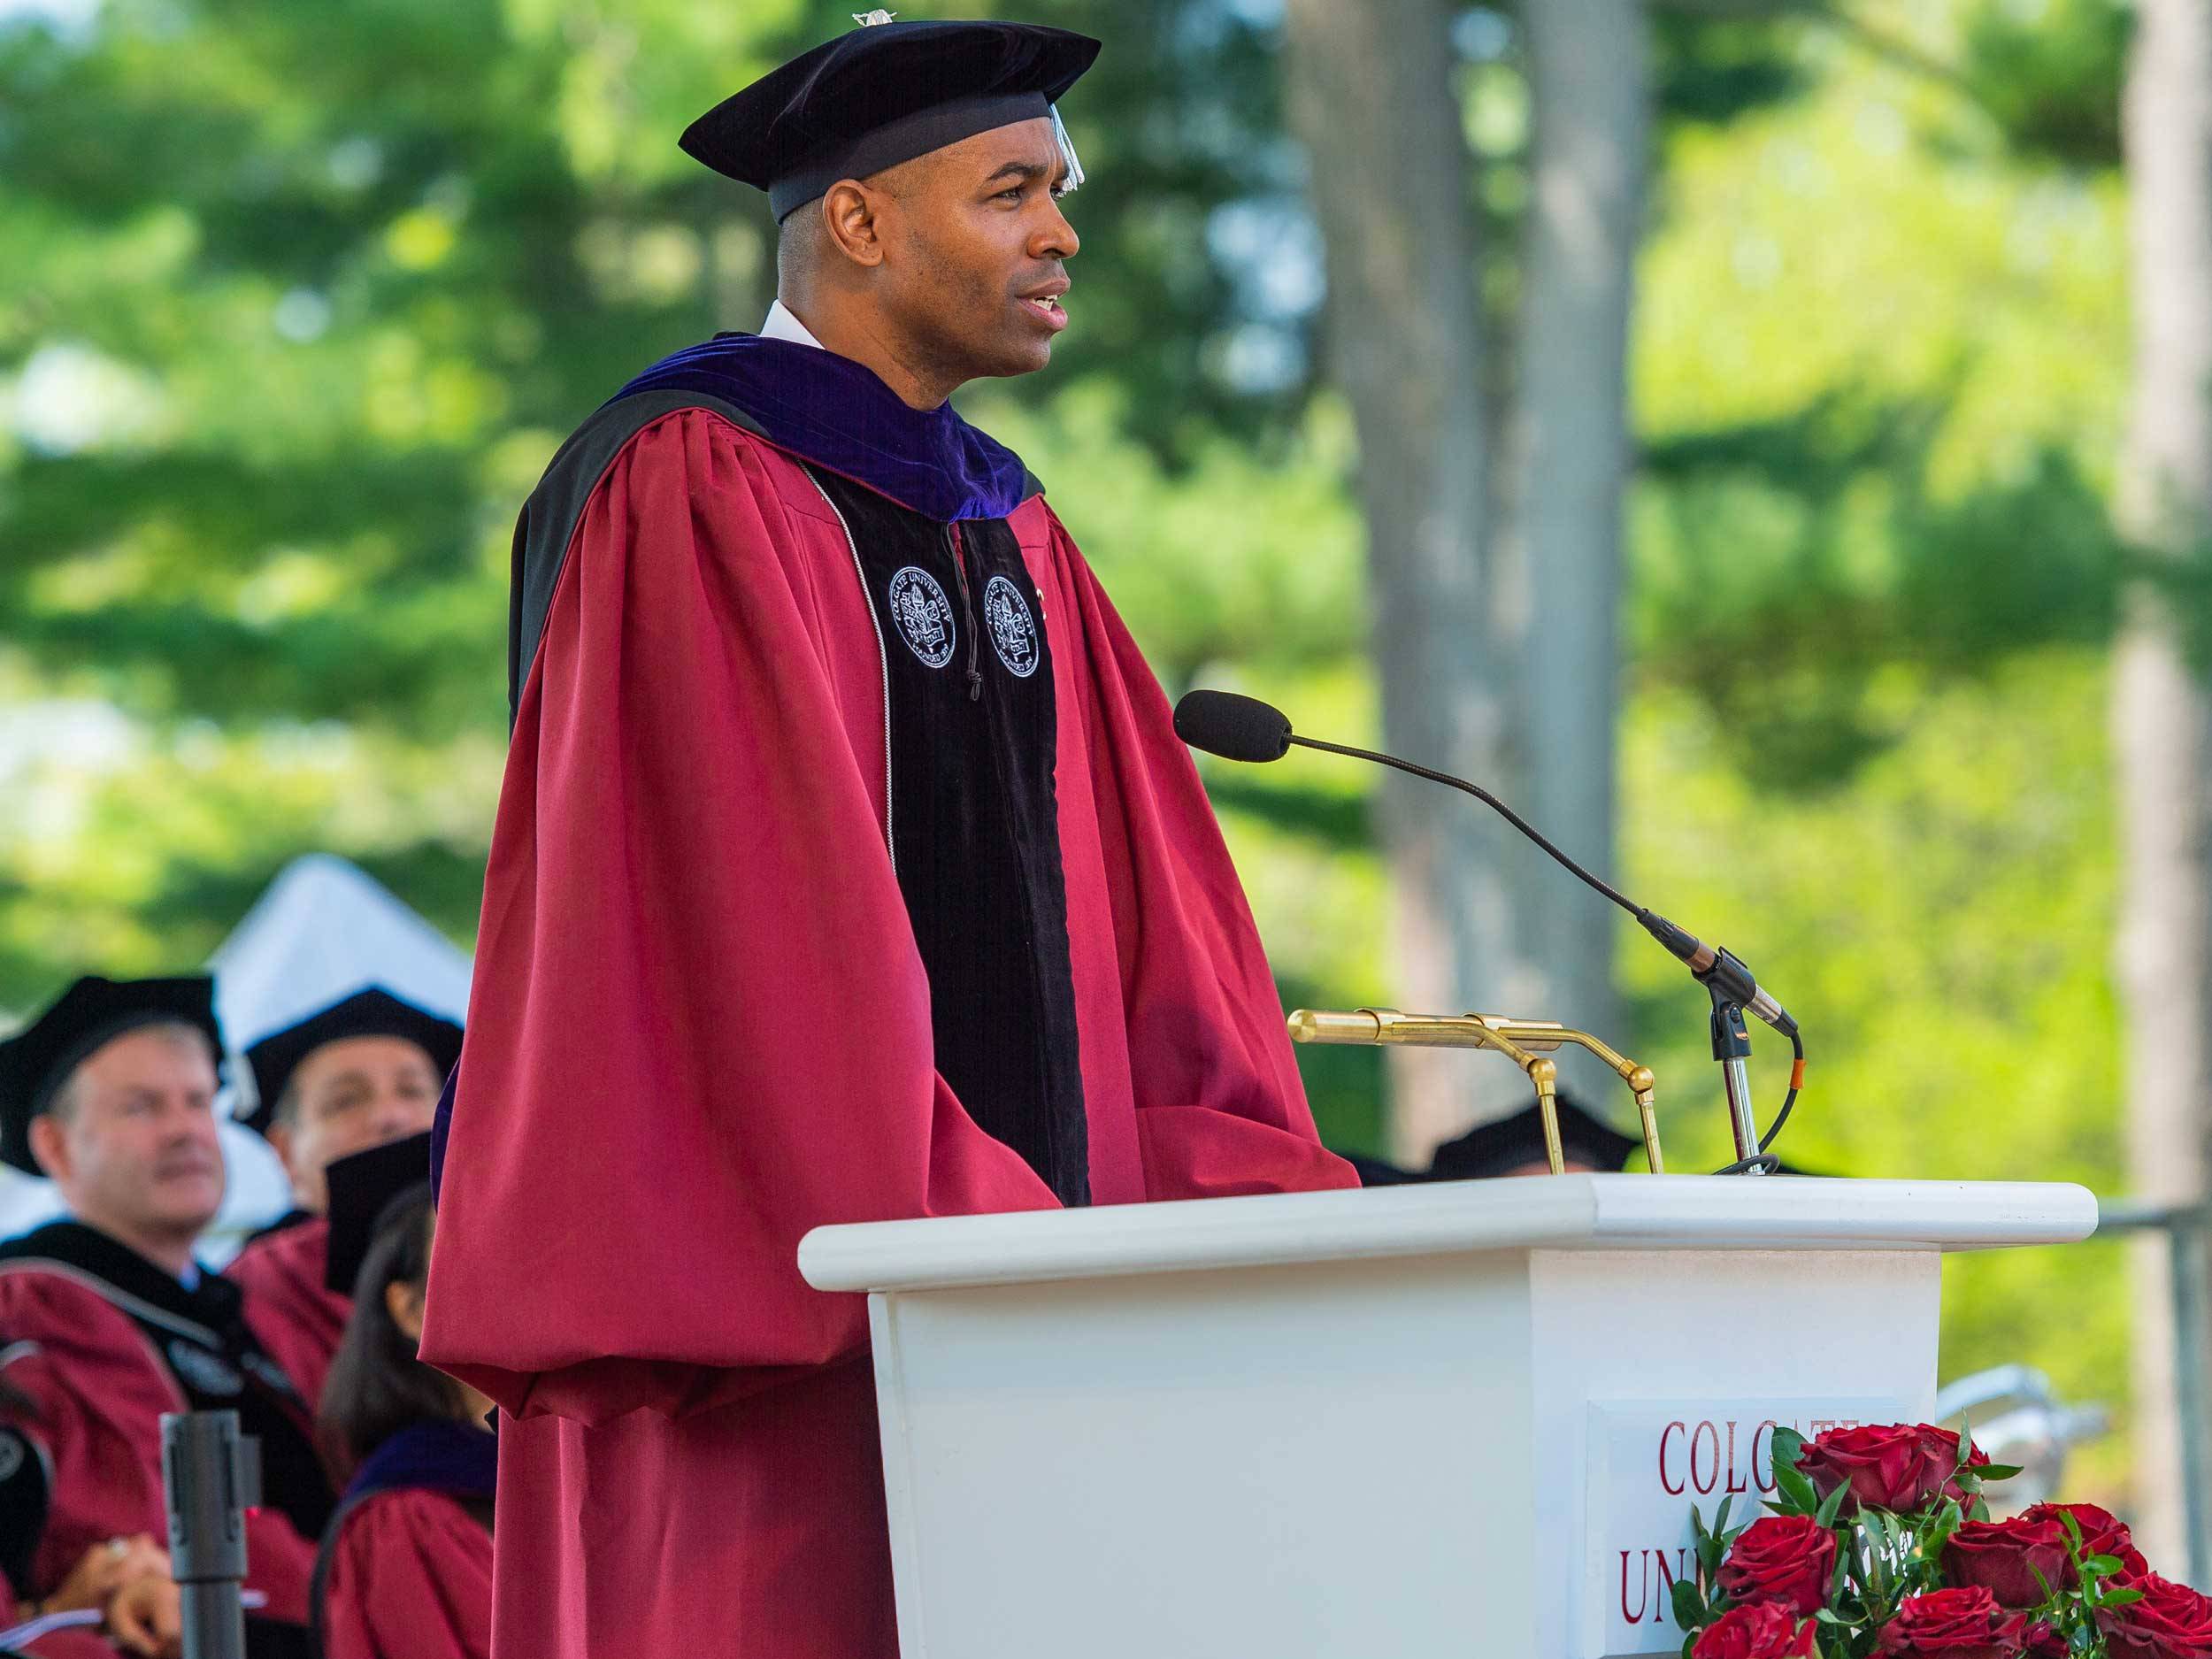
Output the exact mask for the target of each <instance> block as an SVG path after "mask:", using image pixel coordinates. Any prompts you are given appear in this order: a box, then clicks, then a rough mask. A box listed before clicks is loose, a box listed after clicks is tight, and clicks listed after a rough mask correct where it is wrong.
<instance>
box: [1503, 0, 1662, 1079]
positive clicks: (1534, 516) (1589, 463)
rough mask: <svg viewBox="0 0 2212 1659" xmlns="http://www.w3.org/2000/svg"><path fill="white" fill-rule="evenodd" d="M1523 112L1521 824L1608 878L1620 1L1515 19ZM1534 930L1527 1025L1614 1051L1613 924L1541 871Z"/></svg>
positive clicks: (1638, 32)
mask: <svg viewBox="0 0 2212 1659" xmlns="http://www.w3.org/2000/svg"><path fill="white" fill-rule="evenodd" d="M1521 17H1522V19H1523V27H1525V29H1526V30H1527V40H1528V58H1529V81H1530V98H1531V102H1532V106H1533V110H1534V119H1535V128H1534V134H1533V143H1532V173H1533V177H1532V187H1533V188H1532V193H1531V202H1530V211H1529V215H1528V220H1527V228H1526V231H1525V238H1526V240H1525V243H1524V250H1525V251H1524V256H1523V269H1524V271H1525V273H1526V274H1525V279H1524V281H1523V285H1522V291H1523V294H1524V296H1525V297H1524V299H1523V301H1522V310H1521V327H1520V352H1519V363H1518V371H1517V375H1516V381H1517V389H1518V405H1517V417H1516V423H1515V426H1516V429H1515V432H1514V434H1513V448H1514V452H1515V454H1516V455H1517V457H1518V465H1517V468H1516V474H1515V479H1514V490H1513V495H1514V501H1513V511H1512V513H1511V515H1510V518H1509V523H1510V525H1511V526H1512V539H1513V541H1514V547H1513V549H1512V553H1511V558H1512V562H1513V564H1514V565H1515V566H1516V567H1517V570H1518V571H1519V572H1520V574H1519V577H1518V580H1517V584H1516V585H1517V586H1525V591H1526V592H1527V594H1528V595H1529V625H1528V631H1527V643H1526V649H1527V654H1528V655H1527V666H1526V668H1525V671H1524V674H1523V682H1522V685H1523V688H1522V694H1521V696H1520V698H1519V699H1518V705H1517V706H1518V707H1519V708H1520V709H1521V710H1522V713H1521V718H1520V720H1519V722H1518V724H1519V729H1520V730H1521V731H1522V732H1523V733H1525V738H1526V743H1527V750H1528V755H1527V762H1526V770H1527V776H1528V787H1529V795H1528V801H1529V804H1528V809H1527V810H1529V812H1530V815H1531V816H1532V818H1534V820H1535V821H1536V822H1537V823H1538V824H1539V825H1540V826H1543V828H1544V829H1545V831H1546V833H1548V834H1550V835H1551V836H1552V837H1553V839H1555V841H1559V842H1560V843H1561V845H1563V847H1564V848H1566V849H1567V850H1568V851H1569V852H1571V853H1572V854H1574V855H1575V856H1577V857H1578V858H1580V859H1582V860H1583V861H1584V862H1585V863H1586V864H1590V865H1592V866H1593V867H1594V868H1595V869H1597V870H1598V871H1599V872H1601V873H1605V872H1610V871H1612V870H1613V869H1614V868H1615V864H1616V861H1615V856H1614V815H1615V801H1614V716H1615V710H1616V708H1617V703H1618V700H1619V696H1620V674H1619V670H1618V664H1619V658H1620V637H1619V634H1620V629H1619V617H1620V591H1621V511H1622V492H1623V489H1624V486H1625V484H1626V480H1627V477H1628V471H1629V465H1630V456H1631V449H1630V442H1629V434H1628V412H1627V404H1628V337H1629V314H1630V310H1631V305H1632V297H1633V295H1634V292H1635V275H1636V254H1637V250H1638V248H1639V247H1640V244H1641V242H1642V236H1643V228H1644V184H1645V178H1646V173H1647V167H1648V165H1649V157H1648V151H1649V141H1650V130H1651V111H1650V90H1649V73H1650V50H1651V46H1650V25H1649V24H1648V23H1647V20H1646V19H1645V17H1644V12H1643V8H1642V7H1641V6H1640V5H1635V4H1625V5H1624V4H1621V0H1542V4H1538V5H1532V6H1525V7H1523V8H1522V10H1521ZM1526 895H1527V900H1526V915H1527V922H1528V926H1530V927H1531V928H1532V933H1531V935H1530V937H1532V939H1533V940H1535V941H1538V944H1537V949H1536V951H1535V956H1536V960H1537V964H1538V966H1539V969H1540V974H1541V978H1540V985H1539V987H1538V988H1537V990H1536V991H1535V993H1534V995H1535V1000H1536V1004H1537V1005H1536V1007H1534V1008H1532V1009H1531V1010H1529V1011H1530V1012H1532V1013H1536V1014H1540V1015H1541V1016H1543V1017H1545V1018H1555V1019H1563V1020H1565V1021H1566V1022H1567V1023H1568V1024H1569V1025H1579V1026H1582V1027H1584V1028H1585V1029H1586V1030H1590V1031H1594V1032H1596V1033H1599V1034H1600V1035H1601V1036H1603V1037H1606V1038H1608V1039H1609V1040H1611V1041H1614V1042H1616V1043H1617V1044H1618V1043H1624V1042H1625V1041H1626V1033H1625V1032H1624V1028H1623V1024H1622V1018H1621V1002H1620V998H1619V995H1617V992H1616V991H1615V989H1614V986H1613V940H1614V936H1615V933H1616V930H1617V918H1615V916H1614V914H1613V912H1612V911H1611V910H1610V909H1609V907H1608V906H1607V905H1606V904H1605V903H1604V902H1602V901H1601V900H1599V899H1598V898H1596V897H1595V895H1593V894H1592V893H1591V892H1590V891H1589V889H1587V888H1586V887H1583V886H1582V885H1581V884H1580V883H1578V882H1577V881H1575V880H1574V879H1572V878H1571V877H1570V876H1568V875H1567V874H1566V872H1563V871H1562V870H1560V869H1558V868H1557V867H1556V866H1555V865H1553V864H1550V863H1549V862H1548V861H1542V862H1539V863H1537V864H1534V865H1533V866H1532V867H1531V868H1530V872H1529V875H1528V878H1527V886H1526ZM1561 1063H1562V1076H1563V1078H1565V1079H1567V1080H1568V1081H1569V1082H1570V1083H1571V1085H1572V1086H1574V1087H1578V1088H1579V1089H1580V1090H1582V1091H1583V1092H1584V1094H1585V1098H1586V1100H1587V1101H1588V1102H1590V1103H1592V1104H1593V1105H1597V1106H1600V1107H1614V1106H1616V1105H1617V1102H1616V1100H1615V1099H1614V1096H1615V1095H1616V1094H1617V1093H1618V1090H1619V1085H1618V1084H1617V1082H1616V1081H1615V1080H1614V1079H1613V1078H1612V1075H1611V1074H1610V1073H1609V1072H1608V1071H1605V1069H1604V1068H1603V1067H1601V1066H1599V1065H1597V1064H1595V1063H1594V1061H1591V1060H1589V1058H1588V1057H1587V1056H1581V1055H1572V1056H1571V1057H1570V1056H1569V1055H1563V1056H1561Z"/></svg>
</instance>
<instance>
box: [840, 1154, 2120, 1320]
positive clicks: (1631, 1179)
mask: <svg viewBox="0 0 2212 1659" xmlns="http://www.w3.org/2000/svg"><path fill="white" fill-rule="evenodd" d="M2096 1230H2097V1201H2096V1198H2095V1196H2094V1195H2093V1194H2091V1193H2090V1192H2089V1191H2088V1189H2087V1188H2085V1187H2073V1186H2068V1185H2062V1184H2058V1183H2045V1182H2025V1181H1858V1180H1840V1179H1821V1178H1812V1177H1799V1176H1729V1177H1719V1176H1710V1175H1661V1176H1654V1175H1547V1176H1535V1177H1529V1178H1523V1179H1502V1180H1488V1181H1445V1182H1436V1183H1432V1184H1424V1185H1420V1186H1409V1187H1373V1188H1368V1189H1364V1190H1361V1191H1356V1192H1329V1193H1283V1194H1266V1195H1262V1196H1254V1197H1247V1198H1211V1199H1197V1200H1189V1201H1184V1202H1172V1203H1156V1204H1115V1205H1102V1206H1100V1207H1098V1208H1095V1209H1090V1210H1026V1211H1022V1212H1019V1213H1017V1214H1012V1215H995V1216H947V1217H937V1218H933V1219H929V1220H921V1221H879V1222H867V1223H859V1224H854V1225H843V1226H832V1227H817V1228H815V1229H814V1231H813V1232H811V1233H808V1234H807V1235H806V1237H805V1238H804V1239H803V1240H801V1241H800V1244H799V1271H801V1272H802V1273H803V1274H804V1275H805V1277H806V1281H807V1283H809V1284H810V1285H812V1286H814V1287H815V1288H816V1289H817V1290H841V1291H859V1290H866V1291H914V1290H948V1289H954V1288H959V1287H979V1286H993V1285H1019V1284H1037V1283H1042V1282H1047V1281H1050V1280H1054V1279H1111V1278H1118V1277H1120V1276H1123V1275H1125V1274H1133V1273H1172V1272H1196V1271H1209V1270H1217V1269H1223V1268H1250V1267H1270V1266H1291V1265H1295V1264H1299V1263H1317V1262H1331V1261H1348V1260H1358V1259H1362V1258H1372V1257H1379V1256H1437V1255H1453V1254H1458V1253H1462V1252H1469V1251H1480V1250H1515V1249H1568V1250H1575V1249H1583V1250H1591V1249H1596V1250H1602V1249H1682V1250H1973V1249H1994V1248H2004V1247H2008V1246H2015V1245H2024V1244H2070V1243H2073V1242H2074V1241H2076V1240H2080V1239H2085V1238H2087V1237H2088V1236H2089V1235H2090V1234H2091V1233H2094V1232H2095V1231H2096Z"/></svg>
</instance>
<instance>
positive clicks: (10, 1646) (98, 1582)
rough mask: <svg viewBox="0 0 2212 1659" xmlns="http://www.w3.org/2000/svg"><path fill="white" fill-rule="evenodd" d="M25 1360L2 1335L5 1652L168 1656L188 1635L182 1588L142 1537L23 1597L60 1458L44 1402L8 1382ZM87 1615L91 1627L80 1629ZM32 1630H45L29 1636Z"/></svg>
mask: <svg viewBox="0 0 2212 1659" xmlns="http://www.w3.org/2000/svg"><path fill="white" fill-rule="evenodd" d="M21 1355H22V1349H21V1348H19V1347H18V1346H16V1345H12V1344H11V1343H9V1342H8V1340H6V1338H5V1337H4V1336H0V1652H5V1653H13V1652H18V1651H20V1652H22V1653H26V1654H28V1655H30V1656H31V1659H115V1655H116V1651H117V1649H118V1648H120V1649H121V1650H122V1651H124V1652H126V1653H131V1654H148V1655H154V1654H161V1653H164V1652H165V1651H167V1650H169V1649H171V1648H173V1646H174V1644H175V1643H176V1641H177V1640H178V1638H179V1636H180V1619H179V1617H178V1614H179V1611H180V1609H179V1605H178V1596H177V1586H176V1583H175V1581H174V1580H173V1578H170V1576H169V1556H168V1554H167V1552H166V1551H165V1550H163V1549H162V1548H160V1547H159V1546H158V1545H157V1544H156V1543H155V1542H154V1540H152V1539H151V1538H150V1537H149V1536H147V1535H146V1534H145V1533H143V1532H141V1533H140V1534H138V1535H137V1536H136V1537H135V1538H111V1539H109V1540H106V1541H105V1542H104V1543H99V1544H95V1545H94V1546H93V1547H92V1548H89V1549H88V1550H86V1551H85V1553H84V1554H83V1555H81V1556H80V1557H79V1558H78V1560H77V1563H76V1564H75V1565H74V1566H73V1567H72V1568H70V1570H69V1571H67V1572H66V1573H65V1574H64V1575H63V1577H62V1578H61V1581H60V1583H59V1584H58V1585H57V1586H55V1587H54V1588H53V1589H51V1590H50V1591H49V1592H48V1593H47V1594H45V1595H42V1596H34V1595H29V1594H27V1593H26V1594H24V1595H23V1596H22V1598H21V1599H19V1596H18V1593H19V1591H21V1590H23V1589H24V1586H27V1585H28V1584H29V1582H30V1577H31V1570H32V1563H33V1562H34V1561H35V1558H36V1556H37V1555H38V1552H39V1544H40V1541H41V1540H42V1537H43V1535H44V1533H45V1531H46V1514H47V1509H48V1508H49V1504H48V1502H47V1486H48V1479H47V1470H48V1467H49V1466H50V1463H51V1462H52V1458H53V1454H52V1452H51V1451H50V1449H49V1448H48V1447H47V1445H46V1442H45V1440H44V1437H43V1436H42V1435H41V1434H39V1433H38V1432H37V1416H38V1405H37V1402H35V1401H34V1400H32V1399H31V1398H30V1396H29V1395H27V1394H23V1393H21V1392H20V1391H19V1390H18V1389H17V1388H16V1387H15V1386H14V1385H13V1384H12V1383H10V1382H9V1381H8V1379H7V1375H6V1368H7V1363H8V1361H9V1359H10V1358H11V1357H20V1356H21ZM84 1617H90V1618H91V1619H92V1621H93V1622H92V1623H91V1624H82V1623H80V1622H78V1621H80V1620H81V1619H82V1618H84ZM42 1627H47V1628H43V1629H42ZM33 1630H35V1631H40V1632H41V1633H40V1634H38V1635H35V1636H33V1635H27V1634H24V1633H21V1632H25V1631H33ZM103 1632H108V1633H111V1634H112V1635H113V1637H114V1642H113V1645H110V1643H109V1641H108V1640H106V1636H105V1635H104V1633H103Z"/></svg>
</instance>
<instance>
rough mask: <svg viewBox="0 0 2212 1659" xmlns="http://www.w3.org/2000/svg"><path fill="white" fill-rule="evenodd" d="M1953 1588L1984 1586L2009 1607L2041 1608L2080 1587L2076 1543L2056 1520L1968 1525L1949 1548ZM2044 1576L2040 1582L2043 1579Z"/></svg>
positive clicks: (1946, 1563)
mask: <svg viewBox="0 0 2212 1659" xmlns="http://www.w3.org/2000/svg"><path fill="white" fill-rule="evenodd" d="M1943 1572H1944V1576H1945V1577H1946V1578H1948V1579H1949V1580H1950V1581H1951V1582H1952V1583H1953V1584H1955V1585H1960V1586H1972V1585H1977V1584H1978V1585H1979V1586H1982V1588H1983V1589H1985V1590H1986V1591H1988V1592H1989V1593H1990V1594H1992V1595H1993V1596H1995V1597H1996V1598H1997V1601H1998V1603H1999V1605H2001V1606H2003V1607H2041V1606H2042V1605H2043V1603H2044V1602H2046V1601H2049V1600H2050V1599H2051V1594H2052V1593H2053V1592H2054V1591H2057V1590H2070V1589H2072V1588H2073V1587H2074V1585H2075V1582H2076V1580H2075V1577H2074V1554H2073V1545H2072V1542H2071V1540H2069V1539H2068V1538H2067V1536H2066V1528H2065V1526H2064V1525H2062V1524H2061V1523H2060V1522H2059V1521H2057V1520H2056V1519H2054V1518H2052V1517H2043V1518H2041V1519H2036V1518H2034V1517H2032V1516H2027V1515H2023V1516H2021V1517H2018V1518H2017V1519H2016V1520H2010V1521H1964V1522H1962V1523H1960V1525H1959V1530H1958V1531H1957V1532H1954V1533H1952V1534H1951V1538H1950V1541H1949V1542H1948V1543H1947V1544H1945V1545H1944V1547H1943ZM2038 1574H2040V1575H2041V1576H2040V1577H2038V1576H2037V1575H2038Z"/></svg>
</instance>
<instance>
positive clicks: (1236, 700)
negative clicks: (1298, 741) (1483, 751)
mask: <svg viewBox="0 0 2212 1659" xmlns="http://www.w3.org/2000/svg"><path fill="white" fill-rule="evenodd" d="M1175 735H1176V736H1178V737H1179V738H1181V739H1182V740H1183V741H1185V742H1186V743H1188V744H1189V745H1190V746H1191V747H1192V748H1193V749H1204V750H1205V751H1206V752H1207V753H1208V754H1209V755H1218V756H1220V757H1222V759H1224V760H1280V759H1281V758H1282V757H1284V756H1285V755H1286V754H1287V753H1288V752H1289V750H1290V717H1289V716H1288V715H1286V714H1285V713H1284V712H1283V711H1282V710H1280V709H1278V708H1275V707H1273V706H1272V705H1271V704H1269V703H1262V702H1261V701H1260V700H1259V699H1258V698H1257V697H1240V696H1239V695H1237V694H1236V693H1235V692H1233V691H1187V692H1185V693H1184V694H1183V700H1182V701H1181V702H1180V703H1177V704H1176V705H1175Z"/></svg>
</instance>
